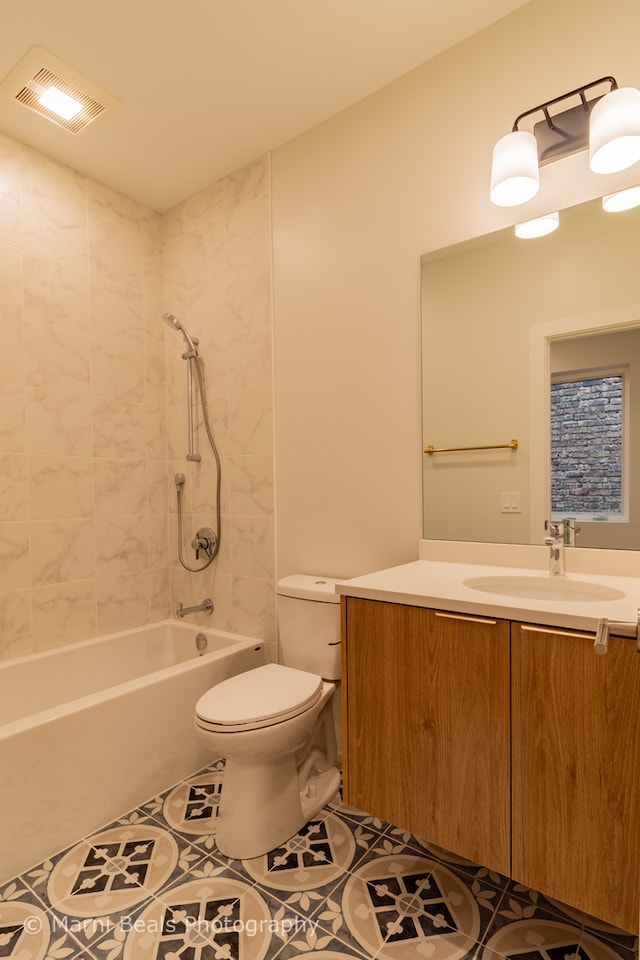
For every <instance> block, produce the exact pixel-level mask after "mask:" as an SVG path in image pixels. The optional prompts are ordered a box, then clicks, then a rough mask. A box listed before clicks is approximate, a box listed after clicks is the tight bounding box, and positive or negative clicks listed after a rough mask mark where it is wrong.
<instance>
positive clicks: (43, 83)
mask: <svg viewBox="0 0 640 960" xmlns="http://www.w3.org/2000/svg"><path fill="white" fill-rule="evenodd" d="M49 87H57V88H58V90H61V91H62V93H66V94H67V96H69V97H73V99H74V100H77V101H78V103H81V104H82V110H80V112H79V113H76V115H75V117H71V119H70V120H65V119H64V117H61V116H59V115H58V114H57V113H54V112H53V110H49V108H48V107H45V106H43V105H42V104H41V103H39V102H38V97H39V96H41V94H42V92H43V91H44V90H48V89H49ZM16 100H18V101H19V102H20V103H24V105H25V107H29V109H31V110H35V111H36V113H41V114H42V116H43V117H46V118H47V120H52V121H53V122H54V123H57V124H58V126H59V127H64V128H65V130H70V131H71V133H80V131H81V130H84V128H85V127H86V126H87V124H89V123H91V121H92V120H95V119H96V117H99V116H100V114H101V113H102V112H103V110H105V107H104V105H103V104H102V103H98V101H97V100H94V99H93V97H90V96H88V95H87V94H86V93H83V92H82V91H81V90H78V88H77V87H75V86H74V85H73V84H72V83H68V82H67V81H66V80H63V79H62V77H59V76H57V75H56V74H55V73H52V72H51V70H47V69H45V68H44V67H43V68H42V69H41V70H39V71H38V73H37V74H36V75H35V77H34V78H33V80H32V81H31V83H30V84H28V85H27V86H24V87H23V88H22V90H20V92H19V93H17V94H16Z"/></svg>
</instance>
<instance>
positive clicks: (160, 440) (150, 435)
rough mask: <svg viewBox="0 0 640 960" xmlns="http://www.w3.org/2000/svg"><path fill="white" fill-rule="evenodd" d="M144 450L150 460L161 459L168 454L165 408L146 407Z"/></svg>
mask: <svg viewBox="0 0 640 960" xmlns="http://www.w3.org/2000/svg"><path fill="white" fill-rule="evenodd" d="M145 425H146V451H147V457H148V459H150V460H162V459H165V460H166V458H167V456H168V436H167V408H166V407H146V408H145Z"/></svg>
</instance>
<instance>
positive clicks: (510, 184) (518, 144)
mask: <svg viewBox="0 0 640 960" xmlns="http://www.w3.org/2000/svg"><path fill="white" fill-rule="evenodd" d="M539 187H540V171H539V169H538V144H537V142H536V138H535V137H534V135H533V134H532V133H529V132H528V131H527V130H514V132H513V133H508V134H507V135H506V137H502V138H501V139H500V140H498V142H497V143H496V145H495V147H494V148H493V162H492V164H491V202H492V203H495V204H496V206H498V207H516V206H517V205H518V204H519V203H526V201H527V200H531V198H532V197H535V195H536V193H537V192H538V189H539Z"/></svg>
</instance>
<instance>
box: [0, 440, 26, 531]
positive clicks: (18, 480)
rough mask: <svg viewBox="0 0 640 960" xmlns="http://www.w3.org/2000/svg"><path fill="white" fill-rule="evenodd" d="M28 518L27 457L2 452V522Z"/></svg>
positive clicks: (0, 501) (0, 515)
mask: <svg viewBox="0 0 640 960" xmlns="http://www.w3.org/2000/svg"><path fill="white" fill-rule="evenodd" d="M28 519H29V497H28V489H27V458H26V457H25V456H24V454H15V453H3V454H0V522H4V521H7V520H28Z"/></svg>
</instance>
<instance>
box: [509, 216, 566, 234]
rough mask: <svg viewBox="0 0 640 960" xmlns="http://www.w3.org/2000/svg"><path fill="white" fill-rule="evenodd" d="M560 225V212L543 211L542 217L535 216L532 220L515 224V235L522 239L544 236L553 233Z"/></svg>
mask: <svg viewBox="0 0 640 960" xmlns="http://www.w3.org/2000/svg"><path fill="white" fill-rule="evenodd" d="M559 225H560V214H559V213H558V212H557V211H556V212H555V213H545V215H544V216H543V217H536V218H535V219H534V220H527V221H526V222H525V223H517V224H516V237H520V238H521V239H522V240H531V239H533V238H534V237H545V236H546V235H547V234H548V233H553V231H554V230H557V229H558V226H559Z"/></svg>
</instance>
